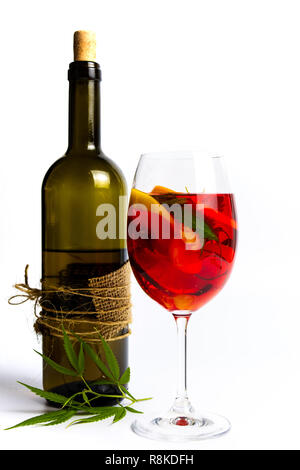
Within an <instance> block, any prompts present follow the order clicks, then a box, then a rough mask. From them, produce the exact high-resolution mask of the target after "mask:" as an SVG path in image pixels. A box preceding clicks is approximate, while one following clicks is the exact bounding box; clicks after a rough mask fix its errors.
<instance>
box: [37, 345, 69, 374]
mask: <svg viewBox="0 0 300 470" xmlns="http://www.w3.org/2000/svg"><path fill="white" fill-rule="evenodd" d="M34 352H36V353H37V354H39V356H41V357H42V358H43V359H44V361H45V362H47V364H49V366H51V367H52V368H53V369H55V370H56V371H57V372H59V373H60V374H64V375H71V376H72V377H78V373H77V372H75V371H73V370H70V369H67V368H66V367H63V366H61V365H59V364H57V363H56V362H54V361H52V359H50V358H49V357H47V356H45V355H44V354H41V353H39V352H38V351H36V350H35V349H34Z"/></svg>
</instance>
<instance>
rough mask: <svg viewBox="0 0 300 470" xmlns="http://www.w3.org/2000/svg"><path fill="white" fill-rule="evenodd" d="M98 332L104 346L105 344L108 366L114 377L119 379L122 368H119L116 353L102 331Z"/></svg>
mask: <svg viewBox="0 0 300 470" xmlns="http://www.w3.org/2000/svg"><path fill="white" fill-rule="evenodd" d="M98 334H99V337H100V339H101V341H102V346H103V349H104V353H105V358H106V361H107V364H108V367H109V368H110V371H111V373H112V375H113V376H114V378H115V379H116V380H119V377H120V368H119V364H118V361H117V358H116V356H115V355H114V353H113V351H112V349H111V348H110V346H109V345H108V344H107V342H106V341H105V339H104V338H103V337H102V336H101V335H100V333H98Z"/></svg>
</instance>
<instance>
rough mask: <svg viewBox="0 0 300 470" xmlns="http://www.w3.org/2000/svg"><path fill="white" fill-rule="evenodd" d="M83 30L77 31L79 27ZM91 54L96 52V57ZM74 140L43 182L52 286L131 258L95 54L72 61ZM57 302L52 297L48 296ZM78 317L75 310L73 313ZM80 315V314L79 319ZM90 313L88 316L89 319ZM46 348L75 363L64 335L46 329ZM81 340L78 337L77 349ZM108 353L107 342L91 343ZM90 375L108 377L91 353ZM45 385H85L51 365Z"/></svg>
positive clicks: (79, 305) (105, 389)
mask: <svg viewBox="0 0 300 470" xmlns="http://www.w3.org/2000/svg"><path fill="white" fill-rule="evenodd" d="M75 35H76V33H75ZM88 59H89V58H88ZM68 78H69V146H68V149H67V151H66V154H65V155H64V156H63V157H62V158H60V159H59V160H57V161H56V162H55V163H54V164H53V165H52V166H51V167H50V169H49V170H48V171H47V173H46V175H45V178H44V181H43V185H42V282H43V287H44V289H46V290H47V289H49V286H51V289H52V288H53V287H54V288H55V287H58V288H60V287H62V286H70V287H72V288H80V289H81V288H86V287H88V279H90V278H94V277H99V276H102V275H104V274H107V273H111V272H113V271H115V270H117V269H118V268H120V267H121V266H122V265H123V264H124V263H125V262H126V261H127V251H126V240H125V237H124V238H122V237H120V236H119V228H120V227H119V225H120V224H122V223H123V224H124V226H125V218H126V212H125V209H124V208H122V207H120V205H119V201H120V199H119V197H120V196H126V182H125V179H124V177H123V175H122V173H121V171H120V170H119V168H118V167H117V166H116V165H115V164H114V163H113V162H112V161H111V160H110V159H109V158H107V157H106V156H105V155H104V153H103V152H102V150H101V145H100V81H101V71H100V67H99V65H98V64H97V63H96V62H95V61H93V60H82V58H81V57H80V60H76V57H75V61H74V62H72V63H71V64H70V67H69V73H68ZM101 204H112V205H113V206H114V208H115V211H116V234H117V236H116V237H115V238H106V239H101V238H99V236H98V234H97V230H96V227H97V223H98V222H99V216H97V208H98V207H99V205H101ZM48 300H49V299H48ZM50 300H51V301H50V302H49V301H48V303H47V301H46V302H45V303H44V304H43V305H44V306H45V308H46V306H48V307H49V305H50V306H51V309H50V308H48V309H47V311H45V312H44V311H43V314H47V316H48V318H51V315H52V314H51V310H53V316H56V317H57V316H59V314H58V312H60V311H72V310H75V311H76V310H77V311H78V310H79V311H80V310H84V311H85V310H91V311H94V310H95V308H94V306H93V303H92V299H91V298H86V297H81V296H71V298H68V297H67V296H66V298H64V296H61V295H56V294H53V295H51V298H50ZM70 318H72V315H70ZM76 318H78V316H77V317H76ZM84 318H85V316H83V319H84ZM87 318H88V319H91V320H90V322H85V324H84V328H85V331H87V329H89V328H90V330H91V332H92V331H93V330H94V320H93V316H89V317H87ZM127 331H128V330H126V329H123V330H122V331H121V336H122V335H124V337H121V338H120V339H117V340H115V341H111V342H110V346H111V348H112V349H113V351H114V353H115V355H116V357H117V359H118V362H119V365H120V370H121V372H122V371H124V370H125V369H126V368H127V366H128V337H127V336H126V332H127ZM42 333H43V353H44V354H45V355H47V356H48V357H51V358H52V359H53V360H54V361H56V362H57V363H59V364H61V365H63V366H65V367H70V365H69V363H68V359H67V357H66V353H65V350H64V346H63V339H62V337H61V335H60V334H58V335H57V334H55V330H54V332H53V331H52V332H51V331H50V332H49V331H48V330H47V328H44V331H42ZM78 346H79V345H78V343H76V341H74V347H75V349H76V348H78ZM91 346H92V347H93V348H94V349H95V350H96V351H97V353H98V354H100V355H103V351H102V349H101V346H100V345H99V343H91ZM85 359H86V370H85V380H87V381H88V382H89V383H90V382H92V381H95V380H98V379H99V378H101V374H100V372H99V370H98V369H97V368H96V366H95V365H94V363H93V362H92V361H91V360H90V359H89V357H88V356H87V355H86V358H85ZM43 386H44V389H45V390H48V391H49V390H50V391H54V392H57V393H61V394H63V395H65V396H71V395H73V394H74V393H76V392H78V391H81V390H82V388H83V384H82V382H81V381H80V380H76V379H74V377H70V376H65V375H62V374H60V373H58V372H56V371H55V370H53V369H52V368H51V367H50V366H48V365H47V364H45V363H44V367H43ZM93 387H94V389H95V390H96V391H97V392H98V393H104V394H116V390H115V389H114V387H113V386H109V385H97V386H96V385H93ZM114 402H115V399H113V398H106V399H105V398H103V399H100V400H98V401H97V400H95V401H94V405H95V406H101V405H107V404H113V403H114Z"/></svg>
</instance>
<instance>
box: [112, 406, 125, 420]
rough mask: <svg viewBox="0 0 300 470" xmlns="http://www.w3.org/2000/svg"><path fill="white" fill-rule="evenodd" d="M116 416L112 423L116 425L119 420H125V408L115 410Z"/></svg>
mask: <svg viewBox="0 0 300 470" xmlns="http://www.w3.org/2000/svg"><path fill="white" fill-rule="evenodd" d="M116 410H117V411H116V414H115V417H114V420H113V423H116V422H117V421H120V420H121V419H123V418H125V416H126V409H125V408H123V407H122V408H121V407H120V408H116Z"/></svg>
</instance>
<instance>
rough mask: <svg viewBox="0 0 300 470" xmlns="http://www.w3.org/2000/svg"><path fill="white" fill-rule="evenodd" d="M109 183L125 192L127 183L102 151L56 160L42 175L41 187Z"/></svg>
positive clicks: (67, 156) (118, 169)
mask: <svg viewBox="0 0 300 470" xmlns="http://www.w3.org/2000/svg"><path fill="white" fill-rule="evenodd" d="M72 184H74V185H78V184H81V185H90V184H92V185H93V186H95V185H96V187H97V185H98V187H100V186H101V185H102V186H103V187H105V185H106V184H107V185H108V184H109V185H110V186H111V185H113V186H118V188H119V192H120V193H121V194H126V192H127V185H126V180H125V178H124V175H123V173H122V171H121V170H120V168H119V167H118V166H117V165H116V164H115V162H113V161H112V160H111V159H110V158H108V157H107V156H106V155H105V154H104V153H102V152H101V153H100V154H98V155H94V154H93V155H91V156H89V155H85V156H80V155H78V156H77V155H72V156H71V155H67V154H65V155H64V156H62V157H61V158H59V159H58V160H56V161H55V162H54V163H53V164H52V165H51V166H50V168H49V169H48V171H47V172H46V174H45V176H44V180H43V184H42V188H43V189H47V188H49V187H53V186H59V185H72Z"/></svg>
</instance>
